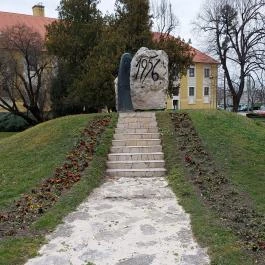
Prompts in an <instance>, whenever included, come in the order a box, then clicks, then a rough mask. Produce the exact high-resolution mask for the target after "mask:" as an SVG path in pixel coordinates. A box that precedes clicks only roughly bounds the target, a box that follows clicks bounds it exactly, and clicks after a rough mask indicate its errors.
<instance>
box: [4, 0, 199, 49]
mask: <svg viewBox="0 0 265 265" xmlns="http://www.w3.org/2000/svg"><path fill="white" fill-rule="evenodd" d="M157 1H159V0H157ZM39 2H41V3H42V4H43V5H44V6H45V14H46V16H48V17H57V11H56V8H57V6H58V5H59V3H60V0H40V1H39V0H0V11H6V12H13V13H22V14H30V15H31V14H32V9H31V8H32V6H33V5H34V4H37V3H39ZM203 2H204V0H171V3H172V7H173V11H174V14H175V15H176V16H177V17H178V19H179V21H180V26H179V27H178V29H177V31H176V34H175V35H179V36H180V37H181V38H184V39H185V40H186V41H188V40H189V38H191V40H192V44H193V46H195V47H197V48H202V47H200V45H199V42H198V39H197V37H196V36H195V34H194V33H193V32H192V31H191V30H192V25H191V22H192V20H194V19H195V18H196V15H197V14H198V12H199V10H200V7H201V5H202V4H203ZM114 3H115V0H101V3H100V5H99V8H100V10H101V11H102V12H103V13H105V12H106V11H108V12H110V13H112V12H113V11H114Z"/></svg>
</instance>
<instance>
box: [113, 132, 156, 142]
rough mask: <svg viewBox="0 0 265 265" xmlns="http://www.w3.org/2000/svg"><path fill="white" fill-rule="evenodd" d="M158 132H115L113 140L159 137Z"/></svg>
mask: <svg viewBox="0 0 265 265" xmlns="http://www.w3.org/2000/svg"><path fill="white" fill-rule="evenodd" d="M159 137H160V134H159V133H115V134H114V140H125V139H159Z"/></svg>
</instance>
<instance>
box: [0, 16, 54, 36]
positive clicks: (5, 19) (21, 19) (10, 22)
mask: <svg viewBox="0 0 265 265" xmlns="http://www.w3.org/2000/svg"><path fill="white" fill-rule="evenodd" d="M55 20H56V18H48V17H41V16H31V15H24V14H17V13H9V12H2V11H0V32H1V31H3V30H4V29H5V28H7V27H12V26H14V25H17V24H24V25H26V26H28V27H31V28H32V29H33V30H34V31H36V32H38V33H39V34H40V35H41V36H42V37H43V38H44V37H45V34H46V28H45V26H46V25H49V24H51V23H52V22H53V21H55Z"/></svg>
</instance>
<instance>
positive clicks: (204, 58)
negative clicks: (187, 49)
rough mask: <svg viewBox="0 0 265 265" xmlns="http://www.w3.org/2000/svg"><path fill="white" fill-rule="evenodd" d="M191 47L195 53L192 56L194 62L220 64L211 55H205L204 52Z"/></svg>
mask: <svg viewBox="0 0 265 265" xmlns="http://www.w3.org/2000/svg"><path fill="white" fill-rule="evenodd" d="M192 49H193V50H194V52H195V55H194V57H193V62H194V63H205V64H207V63H208V64H220V63H219V62H218V61H217V60H215V59H214V58H212V57H211V56H209V55H207V54H206V53H203V52H201V51H199V50H197V49H195V48H193V47H192Z"/></svg>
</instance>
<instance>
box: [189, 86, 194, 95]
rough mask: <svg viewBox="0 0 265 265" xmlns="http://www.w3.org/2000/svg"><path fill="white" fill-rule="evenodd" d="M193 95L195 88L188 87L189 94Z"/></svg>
mask: <svg viewBox="0 0 265 265" xmlns="http://www.w3.org/2000/svg"><path fill="white" fill-rule="evenodd" d="M194 95H195V88H194V87H189V96H190V97H194Z"/></svg>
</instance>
